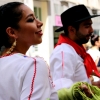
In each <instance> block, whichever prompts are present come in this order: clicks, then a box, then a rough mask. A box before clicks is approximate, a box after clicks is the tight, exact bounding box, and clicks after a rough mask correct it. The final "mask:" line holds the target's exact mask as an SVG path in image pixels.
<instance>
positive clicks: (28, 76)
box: [0, 2, 58, 100]
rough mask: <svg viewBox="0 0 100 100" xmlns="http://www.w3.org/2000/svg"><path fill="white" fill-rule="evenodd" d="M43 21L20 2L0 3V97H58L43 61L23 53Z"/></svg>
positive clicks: (35, 99) (30, 99)
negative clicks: (0, 4)
mask: <svg viewBox="0 0 100 100" xmlns="http://www.w3.org/2000/svg"><path fill="white" fill-rule="evenodd" d="M42 25H43V23H42V22H41V21H39V20H38V19H37V18H36V17H35V15H34V14H33V11H32V10H31V9H30V8H29V7H27V6H26V5H25V4H23V3H21V2H10V3H7V4H4V5H2V6H0V48H1V57H0V100H49V99H50V100H58V96H57V94H56V92H55V91H54V85H53V83H52V79H51V77H50V72H49V69H48V66H47V64H46V62H45V61H44V60H43V59H42V58H40V57H35V58H30V57H27V56H25V53H26V51H27V50H28V48H29V47H30V46H31V45H36V44H40V43H41V42H42V35H43V33H42V29H41V26H42Z"/></svg>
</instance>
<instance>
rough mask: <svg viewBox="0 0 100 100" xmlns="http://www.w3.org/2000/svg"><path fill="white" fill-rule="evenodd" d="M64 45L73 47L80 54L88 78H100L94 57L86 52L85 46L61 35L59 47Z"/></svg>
mask: <svg viewBox="0 0 100 100" xmlns="http://www.w3.org/2000/svg"><path fill="white" fill-rule="evenodd" d="M62 43H67V44H69V45H71V46H72V47H73V48H74V49H75V51H76V52H77V54H79V55H80V56H81V57H82V59H83V60H84V65H85V69H86V72H87V76H88V77H90V75H95V76H98V77H100V73H99V72H98V70H97V66H96V65H95V62H94V61H93V59H92V57H91V56H90V55H89V54H88V53H87V52H86V50H85V49H84V47H83V46H79V45H78V44H76V43H75V42H74V41H72V40H71V39H69V38H67V37H66V36H63V35H62V34H61V35H60V37H59V40H58V43H57V45H60V44H62ZM57 45H56V46H57Z"/></svg>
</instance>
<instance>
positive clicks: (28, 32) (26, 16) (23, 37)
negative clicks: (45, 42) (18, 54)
mask: <svg viewBox="0 0 100 100" xmlns="http://www.w3.org/2000/svg"><path fill="white" fill-rule="evenodd" d="M20 9H21V10H22V19H21V20H20V21H19V23H18V25H19V27H20V28H19V29H18V30H17V31H16V33H17V35H18V38H17V43H19V44H20V45H24V46H27V47H29V46H30V45H36V44H39V43H41V42H42V35H43V33H42V29H41V26H42V25H43V23H42V22H41V21H39V20H37V19H36V17H35V16H34V14H33V11H32V10H31V9H30V8H29V7H27V6H26V5H21V6H20Z"/></svg>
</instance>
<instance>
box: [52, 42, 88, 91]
mask: <svg viewBox="0 0 100 100" xmlns="http://www.w3.org/2000/svg"><path fill="white" fill-rule="evenodd" d="M50 70H51V75H52V78H53V81H54V84H55V88H56V90H59V89H61V88H69V87H71V86H72V84H74V83H76V82H79V81H82V82H88V83H90V80H89V79H88V77H87V74H86V70H85V66H84V63H83V59H82V58H81V57H80V56H79V55H78V54H77V53H76V51H75V50H74V48H73V47H72V46H70V45H68V44H66V43H62V44H61V45H58V46H57V47H56V48H55V49H54V50H53V52H52V54H51V57H50Z"/></svg>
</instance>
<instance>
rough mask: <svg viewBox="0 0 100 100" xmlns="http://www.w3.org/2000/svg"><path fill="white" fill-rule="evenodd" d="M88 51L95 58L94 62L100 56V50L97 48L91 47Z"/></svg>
mask: <svg viewBox="0 0 100 100" xmlns="http://www.w3.org/2000/svg"><path fill="white" fill-rule="evenodd" d="M87 53H89V54H90V55H91V57H92V58H93V60H94V62H95V61H96V59H97V58H98V57H100V51H99V50H97V49H89V50H87Z"/></svg>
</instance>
